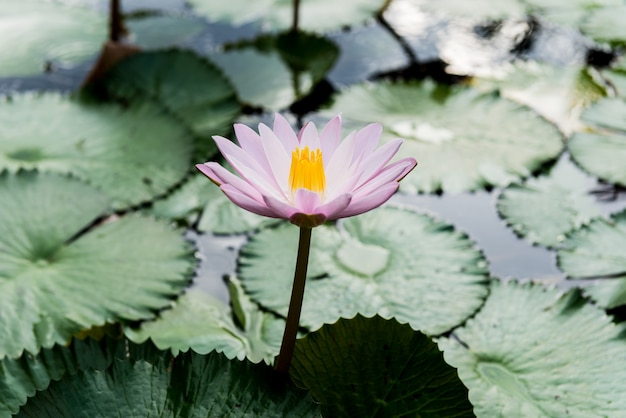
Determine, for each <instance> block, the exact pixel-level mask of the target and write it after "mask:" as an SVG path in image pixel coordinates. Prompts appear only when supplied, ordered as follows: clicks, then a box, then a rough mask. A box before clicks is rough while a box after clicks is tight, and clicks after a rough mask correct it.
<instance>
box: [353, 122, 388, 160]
mask: <svg viewBox="0 0 626 418" xmlns="http://www.w3.org/2000/svg"><path fill="white" fill-rule="evenodd" d="M382 133H383V127H382V126H381V124H380V123H370V124H369V125H367V126H366V127H365V128H363V129H360V130H359V131H357V133H356V146H355V148H354V155H353V158H352V161H351V162H352V163H354V162H356V161H359V160H361V159H362V158H364V156H367V155H369V154H370V153H372V152H373V151H374V149H376V146H377V145H378V141H379V140H380V135H381V134H382Z"/></svg>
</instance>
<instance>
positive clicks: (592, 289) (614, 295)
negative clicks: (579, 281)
mask: <svg viewBox="0 0 626 418" xmlns="http://www.w3.org/2000/svg"><path fill="white" fill-rule="evenodd" d="M624 276H625V277H616V278H612V279H606V280H594V281H593V284H591V285H589V286H585V287H584V289H583V292H584V293H585V295H587V296H589V297H590V298H591V299H593V301H594V302H595V303H596V305H598V306H601V307H603V308H604V309H613V308H616V307H618V306H623V305H626V275H624Z"/></svg>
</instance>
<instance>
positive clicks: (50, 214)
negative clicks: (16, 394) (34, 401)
mask: <svg viewBox="0 0 626 418" xmlns="http://www.w3.org/2000/svg"><path fill="white" fill-rule="evenodd" d="M0 201H2V205H0V249H1V250H2V251H0V295H1V296H0V318H2V323H3V324H4V325H3V327H2V328H1V329H0V358H2V357H4V356H12V357H15V356H19V355H20V354H21V353H22V352H23V350H27V351H28V352H30V353H36V352H38V351H39V349H40V348H42V347H51V346H53V345H54V344H55V343H64V342H66V341H67V340H68V339H69V338H70V337H71V336H72V335H74V334H76V333H78V332H79V331H81V330H84V329H87V328H91V327H92V326H94V325H100V324H103V323H105V322H117V321H124V320H139V319H148V318H152V317H154V316H155V311H157V310H159V309H163V308H166V307H168V306H169V305H170V303H171V299H173V298H175V297H176V296H177V295H178V294H179V293H180V292H182V289H183V288H184V287H185V286H187V284H188V283H189V281H190V276H191V270H192V269H193V267H194V259H193V256H192V254H191V249H190V246H189V245H188V243H187V242H185V241H184V239H183V238H182V236H181V234H180V233H179V232H178V231H175V230H172V229H171V228H170V227H169V226H167V225H164V224H162V223H159V222H156V221H154V220H152V219H148V218H143V217H139V216H136V215H135V216H126V217H124V218H121V219H117V220H112V221H110V222H106V223H104V224H98V225H97V226H94V227H93V229H90V230H89V231H88V232H86V230H85V228H87V227H89V226H90V224H91V223H92V222H94V220H96V219H97V218H98V217H99V216H100V215H102V214H103V213H105V212H106V211H107V210H108V207H109V205H108V199H107V198H106V197H105V196H104V195H103V194H102V193H101V192H99V191H97V190H95V189H93V188H91V187H89V186H87V185H85V184H84V183H82V182H79V181H77V180H73V179H70V178H66V177H59V176H57V175H52V174H49V175H44V174H37V173H33V172H31V173H21V174H18V175H12V174H6V173H5V174H4V175H2V176H1V177H0Z"/></svg>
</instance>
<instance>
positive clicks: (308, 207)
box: [293, 189, 322, 215]
mask: <svg viewBox="0 0 626 418" xmlns="http://www.w3.org/2000/svg"><path fill="white" fill-rule="evenodd" d="M293 200H294V206H295V208H296V210H297V211H298V212H301V213H304V214H307V215H312V214H314V213H317V211H316V208H317V207H318V206H321V205H322V200H321V199H320V196H319V195H318V194H317V193H315V192H312V191H310V190H308V189H298V190H296V195H295V196H294V199H293Z"/></svg>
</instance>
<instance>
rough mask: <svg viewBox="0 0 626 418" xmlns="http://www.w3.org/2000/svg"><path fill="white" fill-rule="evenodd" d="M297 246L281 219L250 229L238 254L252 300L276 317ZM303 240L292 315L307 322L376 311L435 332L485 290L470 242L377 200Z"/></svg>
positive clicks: (460, 316)
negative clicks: (305, 247) (304, 263)
mask: <svg viewBox="0 0 626 418" xmlns="http://www.w3.org/2000/svg"><path fill="white" fill-rule="evenodd" d="M297 245H298V229H297V228H295V227H294V226H293V225H291V224H281V225H280V226H278V227H276V228H270V229H265V230H262V231H261V232H259V233H258V234H257V235H255V236H253V237H252V238H251V239H250V241H249V242H248V243H247V244H245V245H244V246H243V247H242V248H241V251H240V256H239V259H238V270H239V273H240V278H241V281H242V283H243V286H244V288H245V290H246V292H247V293H248V294H249V295H250V297H251V298H252V300H254V301H256V302H258V303H259V304H260V305H261V306H262V307H264V308H266V309H269V310H272V311H275V312H278V313H279V314H281V315H283V316H285V315H286V313H287V307H288V304H289V295H290V289H291V286H292V282H293V271H294V267H295V260H296V248H297ZM311 245H312V249H311V258H310V260H309V271H308V278H307V284H306V290H305V295H304V306H303V308H302V317H301V321H300V322H301V324H302V325H303V326H305V327H309V328H310V329H317V328H319V327H320V326H321V325H322V324H324V323H332V322H335V321H336V320H337V319H338V318H340V317H344V318H345V317H352V316H354V315H355V314H356V313H361V314H363V315H374V314H376V313H378V314H380V315H382V316H383V317H395V318H397V319H398V320H399V321H400V322H408V323H410V324H411V326H412V327H413V328H415V329H419V330H422V331H423V332H426V333H428V334H439V333H442V332H445V331H447V330H449V329H450V328H452V327H454V326H455V325H458V324H459V323H461V322H463V321H464V320H465V319H466V318H467V317H469V316H470V315H471V314H472V313H473V312H474V311H475V310H476V309H478V307H479V306H480V305H481V304H482V301H483V299H484V298H485V296H486V295H487V286H486V280H487V276H488V270H487V262H486V260H485V258H484V257H483V255H482V254H481V253H480V251H479V250H477V249H476V248H475V246H474V244H473V242H472V241H470V240H469V239H468V237H467V236H466V235H465V234H462V233H460V232H457V231H455V230H454V229H453V227H452V226H450V225H448V224H445V223H443V222H441V221H437V220H435V219H433V218H431V217H430V216H427V215H422V214H418V213H416V212H413V211H411V210H405V209H400V208H393V207H385V208H381V209H377V210H375V211H372V212H369V213H366V214H363V215H360V216H358V217H354V218H349V219H346V220H345V221H343V222H342V223H341V225H340V228H336V227H333V226H324V227H319V228H315V229H314V230H313V237H312V244H311ZM450 300H454V301H455V303H453V304H451V303H449V301H450Z"/></svg>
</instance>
